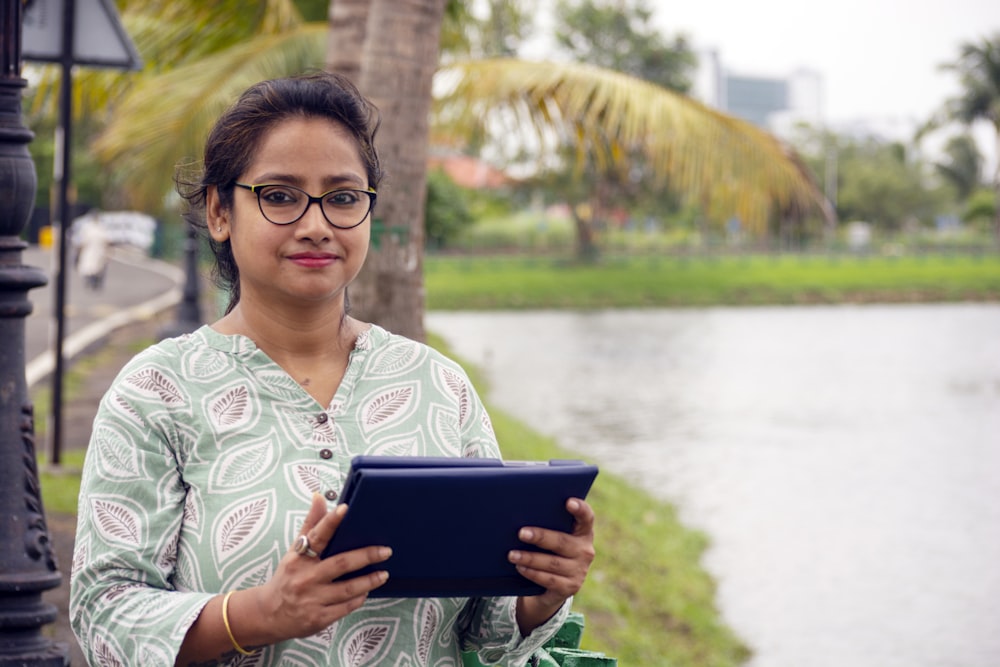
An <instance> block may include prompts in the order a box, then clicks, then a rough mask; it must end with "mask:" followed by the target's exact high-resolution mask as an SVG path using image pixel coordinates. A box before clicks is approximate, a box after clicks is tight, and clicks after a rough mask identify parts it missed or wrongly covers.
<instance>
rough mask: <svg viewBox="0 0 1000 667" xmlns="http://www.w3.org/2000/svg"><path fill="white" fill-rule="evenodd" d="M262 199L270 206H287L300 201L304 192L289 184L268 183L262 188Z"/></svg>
mask: <svg viewBox="0 0 1000 667" xmlns="http://www.w3.org/2000/svg"><path fill="white" fill-rule="evenodd" d="M260 199H261V201H262V202H264V203H265V204H267V205H268V206H285V205H290V204H295V203H298V201H299V200H300V199H302V193H301V192H299V191H298V190H297V189H296V188H293V187H290V186H287V185H267V186H264V187H263V188H261V190H260Z"/></svg>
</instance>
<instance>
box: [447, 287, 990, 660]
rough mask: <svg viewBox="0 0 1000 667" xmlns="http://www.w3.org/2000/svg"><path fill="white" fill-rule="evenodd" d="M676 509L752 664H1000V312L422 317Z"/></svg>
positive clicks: (512, 394)
mask: <svg viewBox="0 0 1000 667" xmlns="http://www.w3.org/2000/svg"><path fill="white" fill-rule="evenodd" d="M427 325H428V328H429V329H430V330H432V331H434V332H436V333H439V334H441V335H442V336H444V338H445V339H446V340H447V341H448V343H449V344H450V345H451V346H452V349H453V350H454V351H455V353H456V354H458V355H460V356H462V357H463V358H465V359H467V360H469V361H472V362H474V363H475V364H477V365H478V366H479V367H480V368H482V369H483V370H484V371H485V373H486V376H487V378H488V381H489V383H490V399H491V400H492V401H493V402H494V403H495V404H496V405H497V406H498V407H500V408H502V409H504V410H506V411H508V412H510V413H511V414H514V415H516V416H518V417H519V418H521V419H522V420H523V421H525V422H526V423H528V424H530V425H531V426H533V427H534V428H535V429H537V430H539V431H541V432H544V433H546V434H549V435H552V436H555V437H556V438H557V440H558V441H559V442H560V444H562V445H564V446H566V447H568V448H570V449H572V450H574V451H576V452H577V453H578V454H579V455H580V456H581V457H583V458H586V459H589V460H591V461H594V462H597V463H599V464H600V465H601V466H602V468H604V469H606V470H609V471H613V472H615V473H617V474H620V475H622V476H624V477H625V478H627V479H629V480H631V481H633V482H634V483H636V484H637V485H639V486H642V487H644V488H645V489H646V490H648V491H650V492H651V493H653V494H654V495H656V496H658V497H660V498H663V499H665V500H669V501H671V502H673V503H674V504H676V505H677V507H678V509H679V510H680V513H681V517H682V518H683V519H684V521H685V522H686V523H687V524H688V525H690V526H692V527H695V528H699V529H701V530H704V531H705V532H706V533H707V534H708V535H709V536H710V538H711V541H712V546H711V547H710V549H709V551H708V553H707V554H706V557H705V562H704V564H705V566H706V567H707V568H708V570H709V571H710V572H712V574H713V575H714V576H715V577H716V578H717V579H718V581H719V590H718V604H719V607H720V609H721V611H722V613H723V615H724V617H725V618H726V621H727V622H728V623H729V624H730V625H731V627H733V628H734V629H735V630H736V632H737V633H738V634H739V635H740V636H741V637H743V639H744V640H745V641H746V642H747V643H748V644H749V645H750V646H751V647H752V649H753V650H754V651H755V657H754V658H753V660H752V661H751V663H750V665H751V666H752V667H847V666H850V667H951V666H954V667H996V666H997V665H1000V305H997V304H951V305H898V306H817V307H788V308H781V307H775V308H707V309H690V310H688V309H679V310H674V309H666V310H641V311H638V310H627V311H598V312H547V311H546V312H504V313H495V312H490V313H443V312H435V313H430V314H429V315H428V317H427Z"/></svg>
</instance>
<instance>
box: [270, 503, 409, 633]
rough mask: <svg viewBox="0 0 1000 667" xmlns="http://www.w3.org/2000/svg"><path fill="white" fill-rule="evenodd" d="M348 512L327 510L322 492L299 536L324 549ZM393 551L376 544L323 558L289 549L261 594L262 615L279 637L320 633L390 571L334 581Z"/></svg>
mask: <svg viewBox="0 0 1000 667" xmlns="http://www.w3.org/2000/svg"><path fill="white" fill-rule="evenodd" d="M346 512H347V506H346V505H338V506H337V507H336V508H335V509H333V510H330V511H327V509H326V501H324V500H323V497H322V496H320V495H318V494H317V495H315V496H313V502H312V506H311V507H310V508H309V514H308V515H307V516H306V520H305V522H304V523H303V525H302V531H301V532H300V533H299V534H300V535H305V536H306V539H307V540H308V545H309V547H310V548H311V549H312V550H313V551H314V552H316V553H322V552H323V549H324V548H325V547H326V545H327V542H329V541H330V538H331V537H333V533H334V531H336V529H337V527H338V526H339V525H340V523H341V521H343V518H344V515H345V514H346ZM391 555H392V551H391V550H390V549H389V548H388V547H380V546H371V547H365V548H363V549H355V550H353V551H345V552H343V553H339V554H336V555H334V556H331V557H329V558H325V559H322V560H321V559H319V558H318V557H316V556H310V555H304V554H300V553H297V552H296V551H295V550H294V549H289V551H288V553H286V554H285V556H284V557H283V558H282V559H281V562H280V563H279V564H278V569H277V570H276V571H275V573H274V576H273V577H272V578H271V580H270V581H268V582H267V583H266V584H264V585H263V586H262V587H261V589H260V595H257V596H256V598H257V603H258V608H257V613H258V614H259V616H258V618H260V619H262V621H263V622H264V623H265V624H266V627H268V628H270V629H272V631H273V632H274V634H275V635H276V636H277V637H280V639H288V638H291V637H308V636H309V635H312V634H315V633H317V632H319V631H320V630H322V629H323V628H326V627H328V626H329V625H330V624H332V623H333V622H334V621H337V620H339V619H341V618H343V617H344V616H347V615H348V614H349V613H351V612H352V611H354V610H355V609H357V608H359V607H360V606H361V605H362V604H363V603H364V601H365V598H366V597H367V595H368V592H369V591H371V590H373V589H375V588H378V587H379V586H381V585H382V584H384V583H385V582H386V580H387V579H388V573H387V572H385V571H384V570H379V571H376V572H372V573H370V574H366V575H362V576H359V577H354V578H350V579H346V580H344V581H334V579H337V578H339V577H341V576H344V575H346V574H350V573H351V572H354V571H356V570H359V569H361V568H363V567H365V566H367V565H371V564H374V563H380V562H382V561H385V560H386V559H388V558H389V557H390V556H391ZM280 639H276V640H275V641H280ZM268 643H273V642H268Z"/></svg>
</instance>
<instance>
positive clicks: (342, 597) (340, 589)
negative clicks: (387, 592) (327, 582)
mask: <svg viewBox="0 0 1000 667" xmlns="http://www.w3.org/2000/svg"><path fill="white" fill-rule="evenodd" d="M388 580H389V573H388V572H386V571H385V570H378V571H376V572H371V573H369V574H363V575H361V576H359V577H351V578H350V579H344V580H343V581H338V582H336V583H335V584H334V588H335V590H336V593H335V595H334V596H333V597H332V599H333V600H335V601H337V602H341V601H346V600H351V599H356V598H358V597H365V596H367V595H368V593H370V592H372V591H373V590H375V589H376V588H378V587H379V586H381V585H382V584H384V583H385V582H387V581H388ZM337 602H335V604H336V603H337Z"/></svg>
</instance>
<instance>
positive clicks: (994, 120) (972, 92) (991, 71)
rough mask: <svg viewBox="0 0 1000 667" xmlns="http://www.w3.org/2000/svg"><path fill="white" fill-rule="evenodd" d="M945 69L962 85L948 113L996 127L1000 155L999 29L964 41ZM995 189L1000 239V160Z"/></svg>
mask: <svg viewBox="0 0 1000 667" xmlns="http://www.w3.org/2000/svg"><path fill="white" fill-rule="evenodd" d="M945 68H946V69H950V70H953V71H955V72H957V73H958V75H959V79H960V82H961V84H962V92H961V94H960V95H959V96H958V97H956V98H953V99H951V100H949V101H948V102H947V104H946V106H945V115H946V116H947V117H948V118H950V119H952V120H957V121H958V122H960V123H963V124H965V125H971V124H973V123H974V122H976V121H979V120H985V121H986V122H988V123H989V124H990V125H992V126H993V131H994V137H995V141H996V146H997V151H996V152H997V155H1000V32H997V33H994V34H993V36H992V37H990V38H983V39H982V40H980V41H979V42H970V43H965V44H963V45H962V46H961V51H960V56H959V58H958V60H957V61H955V62H953V63H950V64H947V65H945ZM993 189H994V193H995V200H996V212H995V214H994V218H993V229H994V233H995V235H996V239H997V241H998V242H1000V163H998V164H997V168H996V171H995V173H994V174H993Z"/></svg>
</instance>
